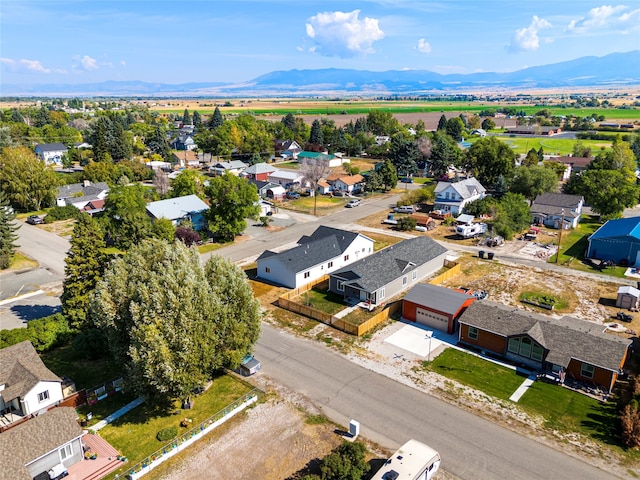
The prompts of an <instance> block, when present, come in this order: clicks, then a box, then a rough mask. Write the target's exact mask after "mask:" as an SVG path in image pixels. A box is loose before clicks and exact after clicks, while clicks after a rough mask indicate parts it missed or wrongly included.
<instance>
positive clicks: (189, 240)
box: [175, 227, 201, 247]
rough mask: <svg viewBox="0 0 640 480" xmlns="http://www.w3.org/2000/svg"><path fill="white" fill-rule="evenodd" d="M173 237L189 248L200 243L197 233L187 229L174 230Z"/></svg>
mask: <svg viewBox="0 0 640 480" xmlns="http://www.w3.org/2000/svg"><path fill="white" fill-rule="evenodd" d="M175 235H176V239H178V240H180V241H181V242H182V243H184V244H185V245H186V246H187V247H190V246H191V245H194V244H197V243H199V242H200V241H201V239H200V235H199V234H198V232H196V231H195V230H192V229H190V228H187V227H178V228H176V233H175Z"/></svg>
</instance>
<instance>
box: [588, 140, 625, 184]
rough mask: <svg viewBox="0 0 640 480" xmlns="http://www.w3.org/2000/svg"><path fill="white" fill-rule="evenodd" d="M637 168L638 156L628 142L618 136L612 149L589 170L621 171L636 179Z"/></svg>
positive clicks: (600, 157) (601, 154)
mask: <svg viewBox="0 0 640 480" xmlns="http://www.w3.org/2000/svg"><path fill="white" fill-rule="evenodd" d="M636 168H637V162H636V156H635V154H634V153H633V150H632V149H631V145H630V144H629V143H628V142H625V141H623V140H622V139H621V138H620V135H618V136H617V137H616V138H615V139H614V141H613V144H612V145H611V149H610V150H607V151H605V152H602V153H600V154H599V155H598V156H597V157H596V158H595V159H594V160H593V161H592V162H591V163H590V164H589V166H588V169H589V170H620V171H622V172H624V173H625V174H626V175H629V176H633V177H635V171H636Z"/></svg>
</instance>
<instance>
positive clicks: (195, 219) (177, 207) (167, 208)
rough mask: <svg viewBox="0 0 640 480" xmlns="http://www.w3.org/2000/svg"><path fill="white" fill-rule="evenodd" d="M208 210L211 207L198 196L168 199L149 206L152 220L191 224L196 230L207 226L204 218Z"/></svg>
mask: <svg viewBox="0 0 640 480" xmlns="http://www.w3.org/2000/svg"><path fill="white" fill-rule="evenodd" d="M207 210H209V205H207V204H206V203H204V202H203V201H202V200H200V198H199V197H198V196H197V195H185V196H184V197H176V198H167V199H166V200H158V201H157V202H151V203H149V204H147V213H148V214H149V216H151V218H154V219H158V218H166V219H168V220H171V223H173V224H174V225H178V224H179V223H180V222H190V223H191V225H192V227H193V229H194V230H202V229H203V228H205V227H206V226H207V222H206V220H205V218H204V213H205V212H206V211H207Z"/></svg>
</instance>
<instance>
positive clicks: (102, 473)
mask: <svg viewBox="0 0 640 480" xmlns="http://www.w3.org/2000/svg"><path fill="white" fill-rule="evenodd" d="M86 461H88V462H91V461H92V460H86ZM120 466H122V462H121V461H120V460H118V459H117V458H115V457H113V460H111V461H110V462H109V463H107V464H105V465H104V466H103V467H102V468H100V470H96V471H95V472H93V473H92V474H91V475H89V476H87V477H84V479H83V480H100V479H101V478H102V477H106V476H107V475H108V474H110V473H111V472H113V471H114V470H117V469H118V468H120Z"/></svg>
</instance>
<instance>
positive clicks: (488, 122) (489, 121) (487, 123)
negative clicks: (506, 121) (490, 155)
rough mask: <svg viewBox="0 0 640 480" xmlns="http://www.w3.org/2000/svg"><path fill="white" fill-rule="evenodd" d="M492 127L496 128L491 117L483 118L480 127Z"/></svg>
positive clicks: (489, 128) (486, 128) (488, 128)
mask: <svg viewBox="0 0 640 480" xmlns="http://www.w3.org/2000/svg"><path fill="white" fill-rule="evenodd" d="M494 128H496V122H494V121H493V120H492V119H491V118H485V119H484V120H483V121H482V129H483V130H487V131H489V130H493V129H494Z"/></svg>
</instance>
